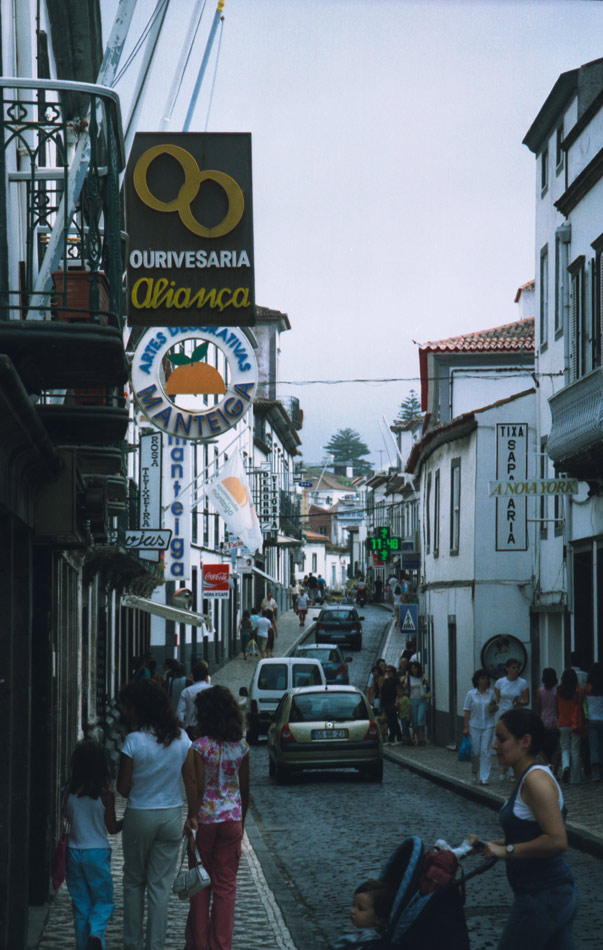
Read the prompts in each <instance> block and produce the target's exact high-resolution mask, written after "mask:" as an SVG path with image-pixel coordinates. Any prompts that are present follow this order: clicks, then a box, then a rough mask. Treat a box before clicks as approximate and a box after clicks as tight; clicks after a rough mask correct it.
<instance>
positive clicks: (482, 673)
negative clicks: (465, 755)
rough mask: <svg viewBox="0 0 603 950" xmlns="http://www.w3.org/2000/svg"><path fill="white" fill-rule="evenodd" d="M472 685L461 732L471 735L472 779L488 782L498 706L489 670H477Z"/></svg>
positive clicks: (466, 700)
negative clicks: (491, 686) (473, 777)
mask: <svg viewBox="0 0 603 950" xmlns="http://www.w3.org/2000/svg"><path fill="white" fill-rule="evenodd" d="M471 679H472V682H473V689H470V690H469V692H468V693H467V695H466V697H465V704H464V706H463V709H464V711H465V727H464V729H463V735H464V736H471V756H472V762H471V768H472V770H473V774H474V776H475V781H476V782H477V781H479V783H480V785H487V784H488V779H489V778H490V764H491V760H492V737H493V735H494V713H495V712H496V710H497V708H498V706H497V703H496V696H495V695H494V690H493V689H491V688H490V674H489V673H488V670H476V671H475V673H474V674H473V676H472V678H471Z"/></svg>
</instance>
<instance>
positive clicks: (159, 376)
mask: <svg viewBox="0 0 603 950" xmlns="http://www.w3.org/2000/svg"><path fill="white" fill-rule="evenodd" d="M131 376H132V389H133V392H134V396H135V398H136V401H137V403H138V406H139V407H140V410H141V412H142V413H143V414H144V415H145V416H146V418H147V419H148V420H149V422H150V423H151V424H152V425H154V426H156V427H157V428H158V429H162V430H163V431H164V432H167V433H168V434H169V435H171V436H174V437H176V438H180V439H191V440H193V441H195V442H206V441H208V440H209V439H215V438H216V437H217V436H219V435H221V434H222V433H223V432H226V431H227V430H228V429H231V428H232V427H233V426H235V425H236V424H237V422H239V420H240V419H242V417H243V416H244V415H245V413H246V412H247V411H248V409H250V408H251V406H252V405H253V399H254V396H255V392H256V389H257V384H258V365H257V360H256V358H255V353H254V352H253V348H252V346H251V343H250V342H249V339H248V338H247V336H246V335H245V333H243V331H242V330H240V329H239V328H238V327H165V328H163V329H155V328H154V329H150V330H147V332H146V333H145V334H144V335H143V337H142V338H141V340H140V342H139V343H138V346H137V347H136V350H135V352H134V356H133V359H132V372H131Z"/></svg>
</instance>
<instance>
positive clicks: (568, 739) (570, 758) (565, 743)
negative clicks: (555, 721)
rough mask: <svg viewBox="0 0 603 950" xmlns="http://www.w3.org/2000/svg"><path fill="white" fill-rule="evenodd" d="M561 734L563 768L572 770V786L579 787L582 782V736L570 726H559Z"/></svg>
mask: <svg viewBox="0 0 603 950" xmlns="http://www.w3.org/2000/svg"><path fill="white" fill-rule="evenodd" d="M559 732H560V733H561V736H560V739H559V744H560V746H561V768H562V769H563V770H564V771H565V769H569V770H570V777H571V781H572V785H577V784H578V782H579V781H580V736H579V735H578V734H577V733H576V732H572V730H571V728H570V727H569V726H559Z"/></svg>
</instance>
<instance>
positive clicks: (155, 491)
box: [138, 432, 162, 561]
mask: <svg viewBox="0 0 603 950" xmlns="http://www.w3.org/2000/svg"><path fill="white" fill-rule="evenodd" d="M161 439H162V436H161V433H160V432H152V433H151V434H150V435H141V436H140V481H139V485H140V515H139V520H138V527H139V528H140V529H141V530H143V531H155V530H157V529H159V528H161ZM144 557H145V559H146V560H147V561H158V560H159V551H146V552H145V554H144Z"/></svg>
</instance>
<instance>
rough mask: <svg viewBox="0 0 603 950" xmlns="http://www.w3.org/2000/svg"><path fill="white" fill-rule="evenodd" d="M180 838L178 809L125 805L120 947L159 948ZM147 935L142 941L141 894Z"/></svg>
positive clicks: (154, 949) (125, 948) (135, 948)
mask: <svg viewBox="0 0 603 950" xmlns="http://www.w3.org/2000/svg"><path fill="white" fill-rule="evenodd" d="M181 841H182V809H181V807H180V806H178V807H176V808H150V809H148V810H147V809H143V808H126V812H125V815H124V828H123V852H124V950H143V947H145V948H146V950H163V948H164V946H165V932H166V929H167V908H168V901H169V898H170V892H171V889H172V884H173V883H174V877H175V876H176V866H177V864H178V857H179V854H180V844H181ZM145 890H146V893H147V907H148V918H147V938H146V942H144V943H143V932H142V921H143V916H144V896H145Z"/></svg>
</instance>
